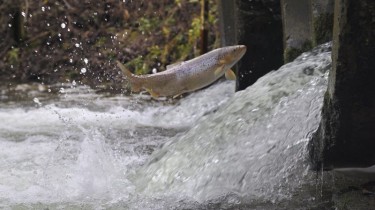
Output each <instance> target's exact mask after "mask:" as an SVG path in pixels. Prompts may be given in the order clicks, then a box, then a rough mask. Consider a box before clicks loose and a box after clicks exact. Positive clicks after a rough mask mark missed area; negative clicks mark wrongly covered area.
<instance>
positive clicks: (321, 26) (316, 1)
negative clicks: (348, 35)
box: [311, 0, 334, 46]
mask: <svg viewBox="0 0 375 210" xmlns="http://www.w3.org/2000/svg"><path fill="white" fill-rule="evenodd" d="M333 8H334V0H311V12H312V15H311V16H312V40H313V45H314V46H316V45H319V44H323V43H325V42H328V41H331V40H332V29H333Z"/></svg>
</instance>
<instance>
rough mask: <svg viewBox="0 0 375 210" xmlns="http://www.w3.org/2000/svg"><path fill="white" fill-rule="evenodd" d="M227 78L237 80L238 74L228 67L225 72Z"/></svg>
mask: <svg viewBox="0 0 375 210" xmlns="http://www.w3.org/2000/svg"><path fill="white" fill-rule="evenodd" d="M225 78H226V79H227V80H236V74H235V73H234V72H233V71H232V69H228V70H227V71H226V72H225Z"/></svg>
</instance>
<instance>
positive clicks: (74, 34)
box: [0, 0, 219, 90]
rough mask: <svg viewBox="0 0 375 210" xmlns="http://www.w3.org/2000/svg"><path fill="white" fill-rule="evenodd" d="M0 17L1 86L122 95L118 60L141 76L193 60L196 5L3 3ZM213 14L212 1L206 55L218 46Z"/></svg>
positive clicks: (162, 1) (183, 0)
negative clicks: (84, 87)
mask: <svg viewBox="0 0 375 210" xmlns="http://www.w3.org/2000/svg"><path fill="white" fill-rule="evenodd" d="M0 11H1V14H2V15H0V23H1V24H0V40H1V43H0V58H1V60H0V78H1V81H2V82H3V83H4V82H7V83H19V82H39V83H43V84H55V83H70V82H73V81H75V82H76V83H77V84H88V85H91V86H92V87H96V88H102V87H104V86H105V87H107V88H110V89H113V90H121V89H122V87H123V85H122V84H123V82H124V80H123V75H122V72H120V71H119V69H118V68H117V67H116V65H115V62H114V61H115V60H116V59H118V60H120V61H121V62H123V63H125V64H126V66H127V67H129V69H131V70H133V71H134V72H135V73H136V74H146V73H150V72H151V71H152V69H156V70H157V71H163V70H165V66H166V65H167V64H170V63H173V62H177V61H181V60H186V59H190V58H193V57H195V56H197V55H198V54H199V49H197V46H199V45H198V43H199V40H200V29H201V25H202V23H201V18H200V2H199V1H198V0H195V1H194V0H158V1H152V0H137V1H132V0H123V1H118V0H117V1H116V0H106V1H101V0H96V1H90V0H84V1H78V0H44V1H31V0H12V1H10V0H4V1H3V3H2V4H0ZM216 11H217V6H216V3H215V1H214V0H210V12H209V15H208V17H209V18H208V20H207V21H208V23H206V26H208V31H209V36H208V37H209V38H208V40H209V43H208V48H209V49H213V48H217V47H218V45H219V40H218V29H217V14H216ZM83 68H84V69H83Z"/></svg>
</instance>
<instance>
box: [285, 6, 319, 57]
mask: <svg viewBox="0 0 375 210" xmlns="http://www.w3.org/2000/svg"><path fill="white" fill-rule="evenodd" d="M281 14H282V19H283V33H284V62H285V63H288V62H291V61H293V60H294V59H295V58H296V57H297V56H299V55H300V54H301V53H302V52H305V51H308V50H310V49H311V48H312V46H313V42H312V39H313V36H312V27H311V26H312V24H311V21H312V18H311V14H312V13H311V3H310V0H281Z"/></svg>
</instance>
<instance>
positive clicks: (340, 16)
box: [309, 0, 375, 169]
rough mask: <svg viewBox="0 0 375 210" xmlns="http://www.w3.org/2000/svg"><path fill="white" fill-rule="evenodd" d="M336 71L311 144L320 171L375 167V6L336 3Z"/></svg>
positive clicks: (370, 0) (367, 1) (365, 1)
mask: <svg viewBox="0 0 375 210" xmlns="http://www.w3.org/2000/svg"><path fill="white" fill-rule="evenodd" d="M334 13H335V14H334V30H333V51H332V61H333V69H332V71H331V72H330V75H329V85H328V90H327V93H326V95H325V99H324V105H323V111H322V121H321V123H320V126H319V129H318V130H317V132H316V133H315V134H314V136H313V139H312V141H311V142H310V144H309V152H310V158H311V161H312V164H313V166H314V167H315V168H321V167H323V168H324V169H331V168H339V167H367V166H371V165H375V151H374V149H375V82H374V78H375V59H374V55H375V25H374V24H375V22H374V20H375V1H374V0H361V1H358V0H336V1H335V12H334Z"/></svg>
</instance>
